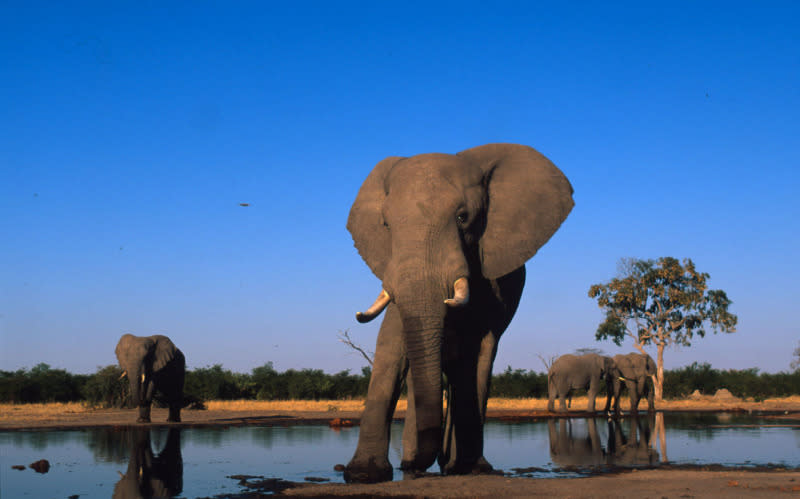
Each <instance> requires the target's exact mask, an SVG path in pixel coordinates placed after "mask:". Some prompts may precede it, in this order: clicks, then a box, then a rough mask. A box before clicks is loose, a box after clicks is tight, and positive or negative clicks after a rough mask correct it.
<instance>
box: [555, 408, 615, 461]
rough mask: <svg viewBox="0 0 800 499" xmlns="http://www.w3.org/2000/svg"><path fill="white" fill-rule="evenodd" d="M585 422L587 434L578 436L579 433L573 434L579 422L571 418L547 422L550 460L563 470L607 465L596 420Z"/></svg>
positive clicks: (591, 419)
mask: <svg viewBox="0 0 800 499" xmlns="http://www.w3.org/2000/svg"><path fill="white" fill-rule="evenodd" d="M583 421H585V422H586V429H587V433H586V434H585V435H582V434H581V435H576V433H577V432H575V433H573V424H575V423H576V422H577V421H573V420H572V419H569V418H560V419H558V421H556V420H555V419H548V420H547V429H548V434H549V437H550V459H551V460H552V461H553V462H554V463H555V464H558V465H559V466H561V467H562V468H586V467H596V466H603V465H605V464H606V461H607V455H606V450H605V449H604V448H603V441H602V439H601V438H600V435H599V434H598V431H597V422H596V421H595V419H594V418H586V419H584V420H583ZM556 425H558V428H556Z"/></svg>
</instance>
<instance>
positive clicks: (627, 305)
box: [589, 257, 737, 400]
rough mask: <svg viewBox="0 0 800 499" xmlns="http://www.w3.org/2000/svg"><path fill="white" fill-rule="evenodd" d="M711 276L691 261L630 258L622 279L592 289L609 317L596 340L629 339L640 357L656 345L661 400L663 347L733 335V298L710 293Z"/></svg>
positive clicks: (657, 388)
mask: <svg viewBox="0 0 800 499" xmlns="http://www.w3.org/2000/svg"><path fill="white" fill-rule="evenodd" d="M708 279H709V275H708V274H707V273H702V272H698V271H697V270H696V269H695V266H694V263H692V261H691V260H690V259H688V258H687V259H685V260H684V261H683V262H682V263H681V262H680V261H678V260H677V259H676V258H672V257H662V258H659V259H658V260H639V259H635V258H626V259H622V260H621V261H620V266H619V276H618V277H615V278H613V279H612V280H611V281H609V282H607V283H605V284H594V285H592V286H591V287H590V288H589V297H590V298H595V299H597V304H598V305H599V306H600V308H602V309H603V310H604V311H605V313H606V318H605V320H604V321H603V322H602V323H601V324H600V325H599V326H598V328H597V332H596V333H595V339H597V340H598V341H600V340H605V339H611V340H612V341H613V342H614V343H616V344H617V345H622V341H623V340H624V339H625V337H626V336H628V337H630V338H632V339H633V341H634V346H635V347H636V349H637V350H639V351H640V352H642V353H646V352H645V350H644V347H645V346H646V345H651V344H654V345H655V346H656V350H657V352H658V355H657V359H656V365H657V373H656V375H655V378H654V380H653V381H654V385H655V392H656V393H655V395H656V399H657V400H661V399H662V395H663V393H664V392H663V388H664V348H665V347H667V346H670V345H679V346H691V344H692V338H693V337H694V336H695V335H697V336H700V337H703V336H705V334H706V329H709V330H711V331H712V332H714V333H717V332H724V333H733V332H735V331H736V322H737V318H736V316H735V315H733V314H731V313H730V312H728V307H729V306H730V304H731V300H729V299H728V297H727V295H726V294H725V292H724V291H722V290H714V289H708V285H707V284H706V282H707V281H708Z"/></svg>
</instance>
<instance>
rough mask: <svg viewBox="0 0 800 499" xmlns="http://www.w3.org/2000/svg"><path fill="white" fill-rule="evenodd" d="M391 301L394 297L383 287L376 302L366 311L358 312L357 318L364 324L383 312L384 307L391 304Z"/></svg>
mask: <svg viewBox="0 0 800 499" xmlns="http://www.w3.org/2000/svg"><path fill="white" fill-rule="evenodd" d="M390 301H392V297H391V296H389V293H388V292H387V291H386V290H385V289H382V290H381V294H379V295H378V298H376V299H375V303H373V304H372V306H371V307H369V308H368V309H367V310H365V311H364V312H356V320H357V321H358V322H361V323H362V324H363V323H365V322H369V321H371V320H372V319H374V318H375V317H377V316H378V315H380V313H381V312H383V309H385V308H386V306H387V305H389V302H390Z"/></svg>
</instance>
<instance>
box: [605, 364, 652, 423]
mask: <svg viewBox="0 0 800 499" xmlns="http://www.w3.org/2000/svg"><path fill="white" fill-rule="evenodd" d="M614 364H615V369H616V372H615V373H614V376H613V389H609V390H608V398H607V399H606V409H605V410H606V412H608V411H609V409H610V408H611V399H612V398H613V399H614V414H616V415H617V416H619V414H620V409H619V396H620V393H621V392H622V383H623V382H624V383H625V387H626V388H627V389H628V396H629V397H630V399H631V415H634V416H635V415H637V414H638V413H639V401H640V400H641V398H642V397H643V396H645V395H646V396H647V410H648V411H649V412H653V411H654V410H655V401H654V396H655V390H654V388H653V381H652V378H651V376H653V375H654V374H655V373H656V363H655V362H654V361H653V358H652V357H650V356H649V355H647V354H645V353H636V352H632V353H629V354H627V355H621V354H620V355H615V356H614Z"/></svg>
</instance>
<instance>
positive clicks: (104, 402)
mask: <svg viewBox="0 0 800 499" xmlns="http://www.w3.org/2000/svg"><path fill="white" fill-rule="evenodd" d="M120 374H122V370H121V369H120V368H119V367H117V366H113V365H112V366H106V367H102V368H99V369H98V370H97V372H96V373H94V374H70V373H68V372H67V371H65V370H63V369H51V368H50V366H48V365H47V364H39V365H37V366H35V367H33V368H32V369H30V370H28V369H20V370H18V371H2V370H0V402H14V403H25V402H37V403H38V402H85V403H86V404H87V405H90V406H95V407H123V406H124V405H125V404H126V402H127V389H128V383H127V382H126V381H125V380H120V379H119V377H120ZM369 377H370V368H369V367H365V368H363V369H362V371H361V373H360V374H351V373H350V372H349V371H341V372H339V373H336V374H326V373H324V372H323V371H322V370H319V369H302V370H294V369H289V370H287V371H283V372H278V371H276V370H275V369H274V368H273V367H272V363H270V362H268V363H267V364H265V365H263V366H261V367H257V368H255V369H253V370H252V371H251V372H250V373H249V374H243V373H234V372H232V371H230V370H228V369H223V367H222V365H220V364H217V365H214V366H211V367H203V368H199V369H192V370H188V371H187V372H186V389H185V392H186V396H187V400H198V399H199V400H239V399H249V400H345V399H357V398H364V397H366V394H367V386H368V385H369ZM720 388H727V389H728V390H730V391H731V393H733V395H735V396H737V397H741V398H746V397H753V398H754V399H756V400H763V399H765V398H771V397H788V396H791V395H800V370H796V371H794V372H791V373H789V372H780V373H777V374H768V373H759V372H758V369H756V368H751V369H742V370H737V369H730V370H720V369H714V368H712V367H711V365H710V364H705V363H704V364H698V363H694V364H692V365H690V366H685V367H681V368H679V369H673V370H668V371H665V383H664V390H665V393H664V398H668V399H675V398H684V397H686V396H688V395H689V394H691V393H692V392H693V391H695V390H699V391H700V392H701V393H703V394H706V395H713V394H714V393H715V392H716V391H717V390H718V389H720ZM491 396H492V397H502V398H546V397H547V374H545V373H540V372H534V371H526V370H524V369H512V368H511V367H510V366H509V367H508V368H507V369H506V370H505V371H504V372H502V373H500V374H495V375H494V376H492V393H491Z"/></svg>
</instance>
